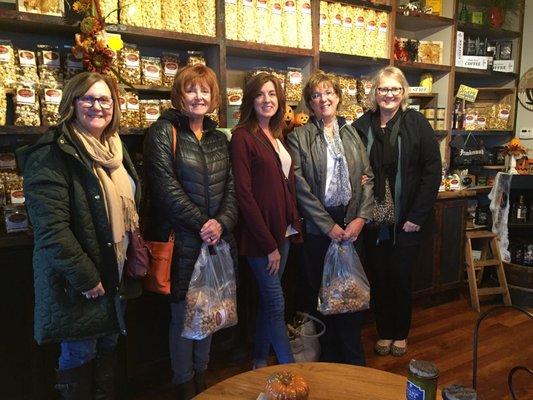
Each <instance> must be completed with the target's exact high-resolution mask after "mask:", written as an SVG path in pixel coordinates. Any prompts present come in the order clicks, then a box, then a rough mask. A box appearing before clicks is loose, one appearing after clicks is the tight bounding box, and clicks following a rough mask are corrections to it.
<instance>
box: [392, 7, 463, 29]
mask: <svg viewBox="0 0 533 400" xmlns="http://www.w3.org/2000/svg"><path fill="white" fill-rule="evenodd" d="M454 23H455V21H454V19H453V18H446V17H441V16H438V15H428V14H424V13H421V12H416V11H414V12H413V11H411V12H409V14H405V13H404V11H402V10H397V11H396V29H400V30H409V31H415V32H416V31H423V30H426V29H435V28H440V27H446V26H452V25H453V24H454Z"/></svg>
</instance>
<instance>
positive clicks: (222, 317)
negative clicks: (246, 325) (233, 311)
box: [215, 308, 228, 327]
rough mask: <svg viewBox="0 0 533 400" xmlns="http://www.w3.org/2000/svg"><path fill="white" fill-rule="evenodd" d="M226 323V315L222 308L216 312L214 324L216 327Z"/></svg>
mask: <svg viewBox="0 0 533 400" xmlns="http://www.w3.org/2000/svg"><path fill="white" fill-rule="evenodd" d="M227 321H228V315H227V313H226V310H224V309H223V308H220V309H219V310H217V312H216V313H215V323H216V325H217V327H220V326H224V325H226V323H227Z"/></svg>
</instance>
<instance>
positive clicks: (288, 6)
mask: <svg viewBox="0 0 533 400" xmlns="http://www.w3.org/2000/svg"><path fill="white" fill-rule="evenodd" d="M283 11H285V12H286V13H289V14H294V13H295V12H296V4H294V1H292V0H288V1H286V2H285V9H284V10H283Z"/></svg>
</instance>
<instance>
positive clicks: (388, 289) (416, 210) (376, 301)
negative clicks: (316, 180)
mask: <svg viewBox="0 0 533 400" xmlns="http://www.w3.org/2000/svg"><path fill="white" fill-rule="evenodd" d="M372 84H373V89H372V92H371V100H372V104H373V110H372V111H369V112H367V113H366V114H365V115H363V116H362V117H361V118H360V119H358V120H357V121H356V122H354V126H355V128H356V129H357V132H358V133H359V135H360V136H361V138H362V139H363V142H364V143H365V146H366V149H367V152H368V155H369V158H370V165H371V166H372V171H373V172H374V198H375V200H376V201H377V202H381V203H383V201H384V200H386V199H387V198H388V199H391V198H392V201H391V202H392V203H393V204H394V206H393V207H389V209H388V210H389V212H388V214H389V215H384V217H385V218H383V220H388V221H389V223H388V224H387V223H384V224H382V226H380V227H374V228H372V227H371V228H370V229H367V230H366V233H365V235H364V238H365V248H366V254H367V258H368V263H369V268H370V272H371V278H372V279H371V299H372V303H373V308H374V313H375V317H376V325H377V330H378V334H379V340H378V342H377V343H376V345H375V347H374V350H375V351H376V353H378V354H380V355H386V354H389V353H391V354H392V355H394V356H401V355H403V354H405V352H406V351H407V341H406V339H407V335H408V333H409V328H410V325H411V271H412V266H413V264H414V262H415V260H416V257H417V255H418V250H419V248H420V244H421V242H422V239H423V237H424V236H425V233H426V232H427V231H428V229H429V228H430V226H431V223H432V218H431V216H432V211H433V204H434V203H435V199H436V197H437V192H438V189H439V185H440V180H441V160H440V152H439V148H438V144H437V141H436V138H435V133H434V132H433V129H431V126H430V125H429V123H428V121H427V120H426V118H424V116H422V114H420V113H418V112H416V111H414V110H408V109H407V103H408V97H409V84H408V83H407V80H406V79H405V76H404V74H403V73H402V71H400V70H399V69H398V68H395V67H385V68H383V69H381V70H380V71H378V72H377V73H376V75H375V76H374V78H373V80H372ZM391 202H389V204H390V203H391ZM378 210H380V207H374V218H376V217H377V214H376V212H377V211H378Z"/></svg>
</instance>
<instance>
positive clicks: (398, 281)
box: [364, 229, 419, 340]
mask: <svg viewBox="0 0 533 400" xmlns="http://www.w3.org/2000/svg"><path fill="white" fill-rule="evenodd" d="M377 237H378V230H377V229H368V230H367V231H366V232H365V236H364V243H365V253H366V260H367V269H368V271H369V278H370V301H371V305H372V308H373V310H374V315H375V318H376V327H377V330H378V335H379V338H380V339H387V340H403V339H406V338H407V336H408V334H409V328H410V327H411V277H412V270H413V264H414V262H415V260H416V257H417V255H418V250H419V246H398V245H394V244H393V241H392V239H391V240H381V241H380V242H379V243H376V240H377Z"/></svg>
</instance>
